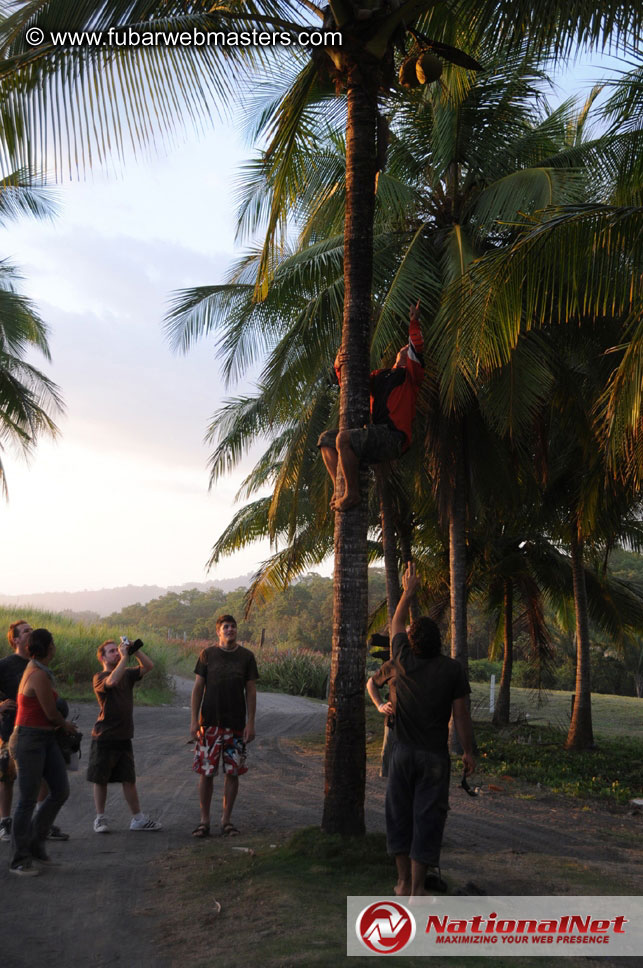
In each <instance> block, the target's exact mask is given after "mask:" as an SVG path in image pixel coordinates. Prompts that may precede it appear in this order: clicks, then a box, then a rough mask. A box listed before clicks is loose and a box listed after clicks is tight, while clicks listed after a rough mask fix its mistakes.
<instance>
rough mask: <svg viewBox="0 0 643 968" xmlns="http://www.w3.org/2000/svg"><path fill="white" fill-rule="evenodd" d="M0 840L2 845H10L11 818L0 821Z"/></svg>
mask: <svg viewBox="0 0 643 968" xmlns="http://www.w3.org/2000/svg"><path fill="white" fill-rule="evenodd" d="M0 840H1V841H2V842H3V843H4V844H9V843H11V817H6V818H5V819H4V820H0Z"/></svg>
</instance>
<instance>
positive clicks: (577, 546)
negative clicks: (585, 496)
mask: <svg viewBox="0 0 643 968" xmlns="http://www.w3.org/2000/svg"><path fill="white" fill-rule="evenodd" d="M571 559H572V582H573V588H574V609H575V612H576V691H575V693H574V712H573V713H572V721H571V723H570V724H569V733H568V734H567V740H566V742H565V748H566V749H568V750H586V749H592V747H593V746H594V733H593V731H592V690H591V681H590V667H589V620H588V612H587V588H586V586H585V572H584V569H583V541H582V538H581V537H580V536H579V534H578V530H577V528H576V527H573V529H572V540H571Z"/></svg>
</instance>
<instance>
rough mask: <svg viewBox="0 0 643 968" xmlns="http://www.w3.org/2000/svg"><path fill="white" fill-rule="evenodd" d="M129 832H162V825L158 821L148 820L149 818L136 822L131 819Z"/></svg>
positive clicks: (142, 818)
mask: <svg viewBox="0 0 643 968" xmlns="http://www.w3.org/2000/svg"><path fill="white" fill-rule="evenodd" d="M129 829H130V830H163V824H162V823H159V822H158V820H150V819H149V817H146V816H143V817H141V819H140V820H136V819H135V818H134V817H132V822H131V823H130V825H129Z"/></svg>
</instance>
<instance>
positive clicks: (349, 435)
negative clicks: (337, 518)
mask: <svg viewBox="0 0 643 968" xmlns="http://www.w3.org/2000/svg"><path fill="white" fill-rule="evenodd" d="M419 313H420V303H419V302H418V303H417V304H416V305H415V306H411V308H410V311H409V316H410V323H409V341H408V343H407V344H406V345H405V346H403V347H402V349H401V350H400V351H399V353H398V354H397V358H396V360H395V365H394V366H393V367H392V368H389V369H384V370H373V372H372V373H371V377H370V393H371V406H370V409H371V422H370V424H367V426H365V427H357V428H353V429H350V430H326V431H324V433H323V434H321V435H320V437H319V440H318V441H317V446H318V447H319V449H320V451H321V455H322V460H323V461H324V464H325V466H326V470H327V471H328V473H329V474H330V477H331V479H332V482H333V496H332V498H331V502H330V506H331V508H332V509H333V510H335V511H348V510H349V509H350V508H352V507H355V505H356V504H359V502H360V494H359V464H360V461H366V463H367V464H379V463H382V462H383V461H389V460H396V459H397V458H398V457H401V456H402V454H404V453H405V451H407V450H408V448H409V447H410V444H411V425H412V423H413V417H414V416H415V406H416V401H417V395H418V391H419V389H420V385H421V383H422V380H423V379H424V359H423V357H422V350H423V349H424V341H423V338H422V330H421V328H420V315H419ZM335 373H336V375H337V380H338V382H339V383H340V384H341V382H342V373H341V363H340V359H339V353H338V354H337V358H336V359H335ZM338 469H339V470H340V471H341V474H342V477H343V478H344V485H345V486H344V493H343V495H342V496H341V498H339V497H337V492H336V487H337V471H338Z"/></svg>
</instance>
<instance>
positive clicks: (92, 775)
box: [87, 639, 162, 834]
mask: <svg viewBox="0 0 643 968" xmlns="http://www.w3.org/2000/svg"><path fill="white" fill-rule="evenodd" d="M142 644H143V643H142V642H141V641H140V639H139V640H137V641H136V642H135V643H134V646H136V647H137V651H136V653H135V658H136V662H137V666H136V668H135V669H134V668H130V669H128V668H127V663H128V660H129V656H130V644H129V642H128V641H127V639H122V640H121V643H120V645H116V643H115V642H114V640H113V639H108V640H107V641H106V642H103V643H102V644H101V645H100V646H99V647H98V652H97V653H96V657H97V659H98V661H99V662H100V663H101V665H102V667H103V669H102V671H101V672H97V673H96V675H95V676H94V682H93V685H94V693H95V695H96V699H97V700H98V705H99V706H100V713H99V715H98V719H97V720H96V725H95V726H94V728H93V730H92V745H91V748H90V751H89V764H88V766H87V779H88V780H89V782H90V783H93V784H94V803H95V805H96V817H95V819H94V833H96V834H107V833H109V824H108V823H107V820H106V818H105V804H106V803H107V785H108V783H121V784H122V787H123V796H124V797H125V801H126V803H127V805H128V807H129V808H130V810H131V811H132V819H131V821H130V830H146V831H155V830H162V825H161V824H160V823H159V822H158V821H157V820H151V819H150V818H149V817H147V816H146V815H145V814H144V813H141V805H140V803H139V799H138V791H137V789H136V770H135V767H134V752H133V750H132V738H133V736H134V686H135V685H136V683H137V682H140V680H141V679H142V678H143V676H145V675H147V673H148V672H151V671H152V669H153V668H154V663H153V662H152V660H151V659H150V657H149V656H147V655H145V653H144V652H143V650H142V649H141V648H140V646H142Z"/></svg>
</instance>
